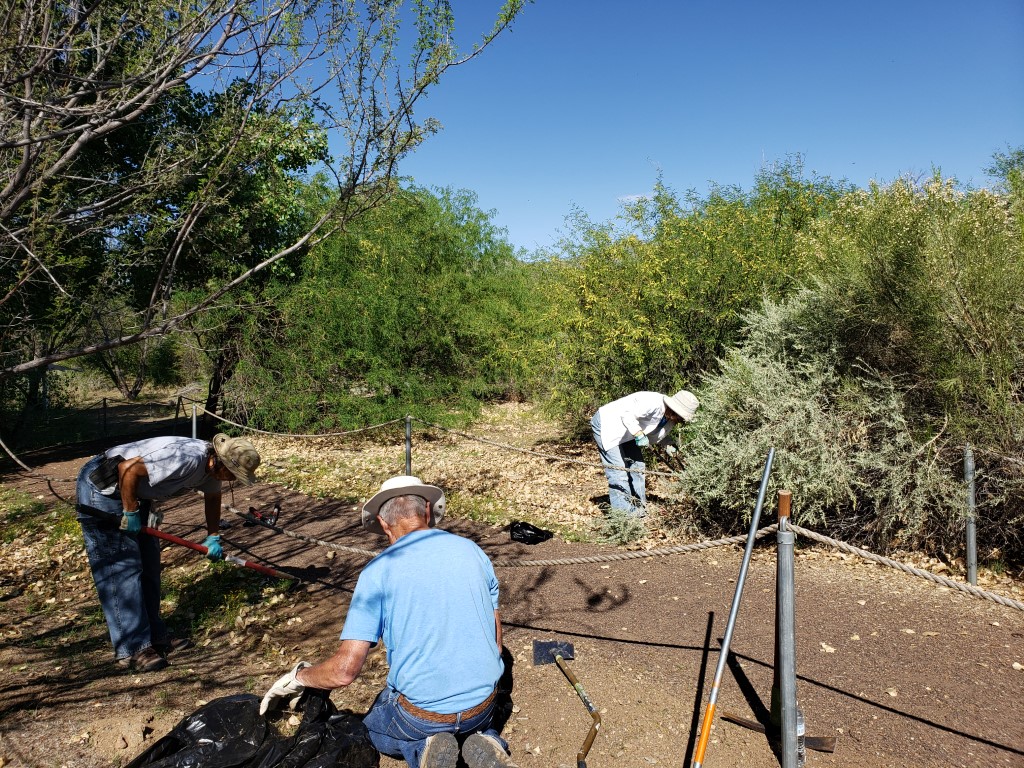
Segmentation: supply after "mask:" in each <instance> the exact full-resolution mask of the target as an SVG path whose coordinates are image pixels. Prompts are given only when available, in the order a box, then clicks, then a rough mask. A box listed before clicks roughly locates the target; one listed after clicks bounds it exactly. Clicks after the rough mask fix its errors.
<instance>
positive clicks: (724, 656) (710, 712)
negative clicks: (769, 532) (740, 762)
mask: <svg viewBox="0 0 1024 768" xmlns="http://www.w3.org/2000/svg"><path fill="white" fill-rule="evenodd" d="M774 458H775V449H774V448H772V449H770V450H769V451H768V460H767V461H765V464H764V474H763V475H762V476H761V489H760V490H759V491H758V493H757V505H756V506H755V507H754V515H753V517H752V518H751V519H750V532H749V533H748V534H747V547H746V549H745V550H744V551H743V562H742V564H741V565H740V575H739V578H738V579H736V594H735V595H734V596H733V598H732V608H731V609H730V610H729V623H728V624H727V625H726V628H725V638H724V639H723V640H722V650H721V652H720V655H719V657H718V667H717V669H715V679H714V682H712V683H711V695H710V696H709V697H708V706H707V709H705V710H704V721H703V723H702V724H701V729H700V740H699V741H698V742H697V751H696V752H695V753H694V758H693V768H700V766H701V765H702V764H703V763H704V752H705V750H707V747H708V739H709V738H710V737H711V723H712V722H713V721H714V719H715V706H716V705H717V702H718V689H719V687H720V686H721V684H722V676H723V675H724V673H725V665H726V661H727V660H728V657H729V644H730V643H731V642H732V631H733V629H734V628H735V626H736V615H737V614H738V613H739V610H740V600H741V599H742V598H743V582H744V581H745V580H746V578H747V566H748V565H750V555H751V553H752V552H753V551H754V540H755V537H756V534H757V524H758V522H759V521H760V520H761V507H762V506H763V505H764V495H765V492H766V491H767V490H768V475H770V474H771V471H772V460H773V459H774Z"/></svg>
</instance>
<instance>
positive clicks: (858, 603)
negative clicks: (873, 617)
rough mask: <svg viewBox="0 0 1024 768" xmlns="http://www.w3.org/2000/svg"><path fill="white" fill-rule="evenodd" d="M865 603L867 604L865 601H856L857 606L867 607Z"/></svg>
mask: <svg viewBox="0 0 1024 768" xmlns="http://www.w3.org/2000/svg"><path fill="white" fill-rule="evenodd" d="M867 603H868V601H867V600H858V601H857V605H867Z"/></svg>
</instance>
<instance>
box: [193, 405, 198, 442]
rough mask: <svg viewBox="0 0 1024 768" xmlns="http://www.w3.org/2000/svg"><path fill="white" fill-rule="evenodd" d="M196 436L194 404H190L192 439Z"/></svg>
mask: <svg viewBox="0 0 1024 768" xmlns="http://www.w3.org/2000/svg"><path fill="white" fill-rule="evenodd" d="M197 434H198V430H197V429H196V404H195V403H192V437H193V438H194V437H195V436H196V435H197Z"/></svg>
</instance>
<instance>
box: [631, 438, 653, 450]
mask: <svg viewBox="0 0 1024 768" xmlns="http://www.w3.org/2000/svg"><path fill="white" fill-rule="evenodd" d="M633 439H634V440H636V444H637V445H639V446H640V447H641V448H646V447H647V446H648V445H650V444H651V441H650V440H648V439H647V435H637V436H636V437H635V438H633Z"/></svg>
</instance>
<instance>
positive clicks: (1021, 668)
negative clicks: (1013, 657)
mask: <svg viewBox="0 0 1024 768" xmlns="http://www.w3.org/2000/svg"><path fill="white" fill-rule="evenodd" d="M1013 668H1014V669H1016V670H1017V671H1018V672H1024V664H1021V663H1020V662H1019V661H1015V662H1013Z"/></svg>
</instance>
